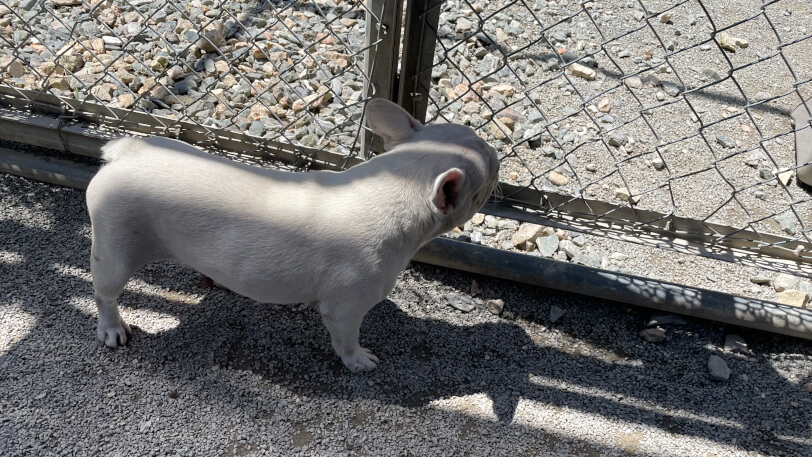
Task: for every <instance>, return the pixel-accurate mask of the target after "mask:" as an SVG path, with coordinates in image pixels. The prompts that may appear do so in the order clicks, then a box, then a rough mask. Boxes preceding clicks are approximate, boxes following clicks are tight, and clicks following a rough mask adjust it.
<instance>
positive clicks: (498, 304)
mask: <svg viewBox="0 0 812 457" xmlns="http://www.w3.org/2000/svg"><path fill="white" fill-rule="evenodd" d="M485 307H486V308H487V309H488V311H489V312H490V313H491V314H494V315H496V316H498V315H500V314H502V311H504V309H505V302H504V301H503V300H500V299H495V300H488V301H487V302H486V303H485Z"/></svg>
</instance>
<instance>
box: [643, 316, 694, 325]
mask: <svg viewBox="0 0 812 457" xmlns="http://www.w3.org/2000/svg"><path fill="white" fill-rule="evenodd" d="M685 324H687V322H685V319H683V318H681V317H680V316H677V315H676V314H666V315H664V316H653V317H652V318H651V320H650V321H648V323H647V324H646V327H653V326H655V325H685Z"/></svg>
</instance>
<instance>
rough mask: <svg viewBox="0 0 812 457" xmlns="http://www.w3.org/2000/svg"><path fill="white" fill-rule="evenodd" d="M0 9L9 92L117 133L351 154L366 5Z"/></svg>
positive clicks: (205, 3) (144, 0) (60, 1)
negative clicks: (191, 133)
mask: <svg viewBox="0 0 812 457" xmlns="http://www.w3.org/2000/svg"><path fill="white" fill-rule="evenodd" d="M0 9H2V11H0V14H1V15H2V20H0V24H2V27H1V28H0V44H2V46H1V47H2V49H0V53H2V57H0V73H2V80H3V83H4V85H7V86H10V87H12V88H15V89H17V90H16V91H14V92H12V93H8V91H6V94H7V95H9V96H12V95H13V96H17V97H26V96H27V97H29V98H35V97H31V96H30V93H31V91H34V92H38V93H47V94H50V95H53V96H55V97H57V98H58V99H59V100H62V101H71V102H72V103H71V106H74V107H75V106H76V103H75V102H74V100H79V101H81V102H86V104H85V105H86V106H89V105H91V104H101V105H103V106H106V107H108V108H109V110H107V111H106V112H103V113H102V114H103V116H102V119H101V120H102V121H104V122H106V123H108V124H111V125H113V126H115V127H119V128H122V129H126V128H127V127H128V122H137V123H142V124H143V123H146V124H151V125H153V126H157V127H161V128H163V130H164V131H165V132H167V133H169V134H171V133H175V134H178V130H180V129H188V128H194V129H197V130H199V131H201V132H204V133H207V134H209V136H210V137H212V138H214V137H216V136H217V135H216V132H217V131H220V130H223V131H228V132H236V133H240V134H244V135H245V138H247V139H248V140H249V141H252V142H254V143H255V144H257V145H259V144H263V143H267V142H269V141H274V142H280V143H283V144H287V145H293V146H296V147H300V148H299V149H296V148H294V150H295V151H297V153H298V154H299V155H306V154H307V152H306V151H312V150H314V149H316V150H319V149H329V150H330V151H332V152H335V153H339V154H342V155H356V154H358V151H359V147H360V144H359V141H360V140H359V138H360V136H359V131H360V129H361V118H362V111H363V106H364V102H365V101H366V100H367V98H368V97H367V90H366V87H367V82H368V79H367V73H368V72H367V70H366V67H365V63H364V53H365V51H366V50H367V49H368V48H369V47H370V46H374V45H375V44H376V43H375V41H374V40H373V41H371V44H367V43H370V42H367V41H366V34H365V20H366V17H367V14H368V11H367V10H366V8H365V6H364V3H363V2H360V1H355V0H349V1H338V2H335V1H333V0H321V1H320V0H316V1H312V2H301V1H267V0H236V1H227V2H226V1H223V2H220V1H215V0H181V1H175V0H173V1H169V0H159V1H153V0H102V1H99V0H91V1H87V0H84V1H83V0H46V1H36V0H20V1H18V0H0ZM86 106H83V105H80V106H79V107H78V109H77V110H76V111H79V112H82V111H84V110H85V108H86ZM96 111H98V109H96ZM141 113H146V114H148V116H146V117H145V116H143V115H140V114H141Z"/></svg>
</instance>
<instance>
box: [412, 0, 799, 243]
mask: <svg viewBox="0 0 812 457" xmlns="http://www.w3.org/2000/svg"><path fill="white" fill-rule="evenodd" d="M425 3H426V5H427V9H426V11H427V12H426V13H425V14H424V16H423V18H422V19H423V21H424V24H425V27H426V29H428V30H429V33H426V35H427V36H428V38H427V39H431V40H436V49H435V56H434V63H433V65H432V66H431V68H425V67H424V68H421V69H420V71H419V72H418V73H419V74H418V75H411V76H412V79H411V82H410V83H408V84H412V83H414V84H416V85H419V84H418V83H417V82H418V81H419V77H418V76H419V75H420V74H422V75H425V74H426V73H428V72H430V73H431V79H430V81H431V83H430V84H427V85H422V86H420V87H414V88H410V91H413V92H415V93H418V92H419V93H423V94H428V96H429V105H428V115H427V119H428V120H429V121H433V122H442V121H448V122H462V123H466V124H469V125H471V126H472V127H474V128H475V129H477V130H478V131H479V132H481V135H482V136H483V137H486V138H487V139H488V140H489V141H491V142H492V143H493V144H495V145H496V146H497V149H498V150H500V151H503V153H504V155H503V158H502V176H501V181H502V182H503V184H505V185H504V186H503V188H506V189H508V190H507V191H505V195H504V196H505V198H506V199H508V200H510V199H511V197H513V196H516V195H519V194H520V193H521V191H522V190H528V189H530V190H534V191H538V192H539V193H540V194H541V195H544V196H548V197H551V198H550V199H549V201H543V202H542V205H541V206H544V204H547V205H548V206H551V208H550V209H552V210H556V209H567V208H578V209H577V211H579V212H580V213H581V215H582V216H589V217H591V218H592V219H594V220H597V221H600V220H606V221H613V220H615V218H616V216H617V215H618V214H620V212H624V211H625V212H624V214H625V215H626V216H624V218H627V219H628V220H630V221H631V222H632V223H633V224H636V225H637V226H640V225H643V226H645V225H653V224H659V227H665V228H666V230H668V229H670V228H672V227H670V225H668V222H669V220H671V219H675V218H678V219H683V220H689V219H690V220H696V221H697V224H695V226H694V227H693V230H694V231H696V232H697V233H701V234H709V233H710V234H712V235H713V237H715V238H716V239H717V240H721V239H725V238H729V237H744V238H746V239H747V238H749V239H751V240H752V241H754V242H755V246H756V247H758V246H764V245H768V244H782V243H786V240H788V239H789V240H796V241H800V242H806V243H808V242H809V241H810V238H811V237H812V233H810V230H812V199H811V198H810V190H809V188H808V187H805V186H803V185H802V184H800V183H799V182H798V181H797V179H796V178H795V177H794V173H793V172H794V170H795V169H796V168H798V167H799V166H801V165H804V163H798V164H796V161H795V143H794V137H793V135H794V133H793V130H794V127H793V124H792V118H791V117H790V113H791V112H792V111H793V110H794V109H795V108H796V107H797V106H798V105H799V104H801V103H803V101H804V100H805V99H807V98H809V97H810V96H812V83H810V78H812V58H810V56H812V35H810V33H809V32H810V31H809V30H808V29H807V28H806V27H808V24H810V20H809V19H810V17H811V15H812V4H810V3H809V2H807V1H803V0H777V1H768V2H764V3H762V2H760V1H757V0H749V1H737V2H721V1H718V2H717V1H697V0H682V1H674V0H671V1H668V0H658V1H629V0H622V1H595V2H577V1H566V0H562V1H549V2H547V1H537V2H533V1H522V0H516V1H492V2H485V1H468V0H449V1H445V2H437V1H435V2H428V1H427V2H425ZM438 14H439V22H434V23H438V24H439V25H438V26H434V27H432V25H431V23H432V21H431V20H430V19H427V18H429V17H431V16H432V15H434V17H435V18H436V17H437V15H438ZM408 84H407V87H408ZM797 127H798V128H799V129H801V128H803V129H809V128H812V127H810V125H809V123H808V122H807V123H806V125H799V126H797ZM522 203H524V204H526V203H528V201H527V199H524V200H523V201H522ZM530 203H536V204H537V205H538V200H536V202H530ZM602 203H608V205H607V204H602ZM717 224H718V225H717ZM719 225H721V226H726V227H728V229H727V230H724V231H721V232H720V230H719ZM688 231H691V230H688ZM770 236H776V237H775V238H771V237H770ZM776 240H778V241H776ZM807 246H808V245H807ZM796 250H797V251H798V252H801V249H800V248H797V247H796Z"/></svg>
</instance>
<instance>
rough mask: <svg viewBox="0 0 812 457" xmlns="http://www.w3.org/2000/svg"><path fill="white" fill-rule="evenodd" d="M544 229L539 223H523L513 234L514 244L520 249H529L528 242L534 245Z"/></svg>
mask: <svg viewBox="0 0 812 457" xmlns="http://www.w3.org/2000/svg"><path fill="white" fill-rule="evenodd" d="M543 229H544V227H542V226H541V225H538V224H529V223H526V224H522V225H520V226H519V230H518V231H517V232H516V233H515V234H514V235H513V244H514V245H515V246H516V247H518V248H520V249H525V250H529V249H527V246H528V243H530V244H533V245H534V244H535V242H536V239H537V238H538V237H539V235H541V231H542V230H543Z"/></svg>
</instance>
